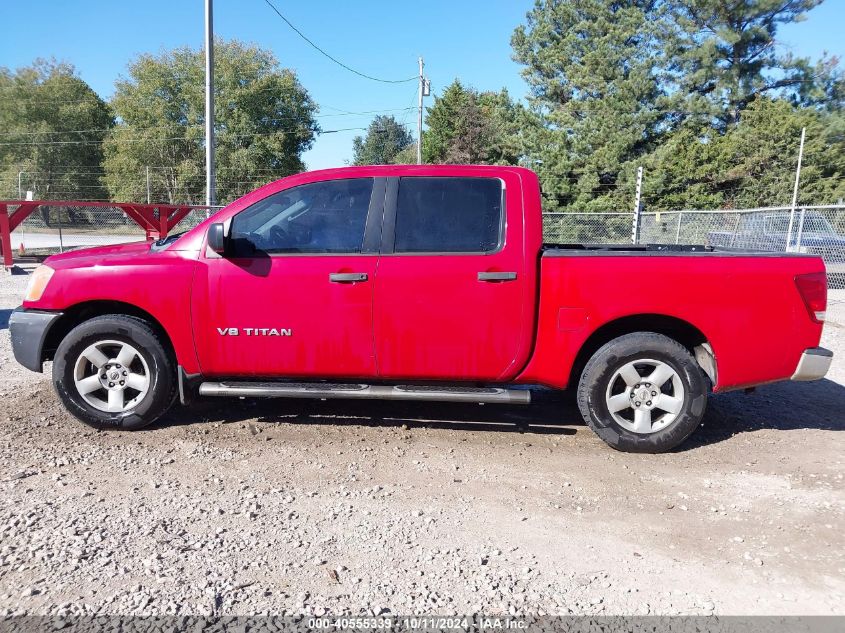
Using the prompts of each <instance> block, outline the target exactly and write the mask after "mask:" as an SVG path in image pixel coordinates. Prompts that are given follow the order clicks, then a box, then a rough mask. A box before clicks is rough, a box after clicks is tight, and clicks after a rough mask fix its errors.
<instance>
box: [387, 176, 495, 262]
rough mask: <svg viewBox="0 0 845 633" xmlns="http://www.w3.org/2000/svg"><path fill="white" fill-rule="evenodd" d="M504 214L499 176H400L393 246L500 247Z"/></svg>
mask: <svg viewBox="0 0 845 633" xmlns="http://www.w3.org/2000/svg"><path fill="white" fill-rule="evenodd" d="M502 217H503V216H502V182H501V181H500V180H499V179H497V178H418V177H409V178H401V179H400V180H399V194H398V198H397V201H396V238H395V241H394V251H395V252H397V253H489V252H491V251H495V250H497V249H498V248H499V245H500V240H501V235H502V224H503V223H502Z"/></svg>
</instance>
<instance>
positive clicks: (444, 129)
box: [423, 79, 523, 165]
mask: <svg viewBox="0 0 845 633" xmlns="http://www.w3.org/2000/svg"><path fill="white" fill-rule="evenodd" d="M426 111H427V114H428V116H427V119H426V121H427V123H428V130H427V131H426V132H425V134H423V159H424V161H425V162H427V163H454V164H470V163H491V164H502V165H514V164H517V162H518V161H519V156H520V151H519V140H518V138H519V126H520V124H521V122H522V121H521V117H522V115H523V109H522V107H521V106H519V105H518V104H515V103H514V102H513V101H512V100H511V98H510V95H509V94H508V92H507V90H502V91H501V92H482V93H479V92H478V91H477V90H475V89H473V88H467V87H464V85H463V84H462V83H461V82H460V80H458V79H456V80H455V81H453V82H452V83H451V84H450V85H449V86H447V87H446V89H445V90H444V91H443V94H442V95H441V96H440V97H435V99H434V104H433V105H432V106H429V107H428V108H427V110H426Z"/></svg>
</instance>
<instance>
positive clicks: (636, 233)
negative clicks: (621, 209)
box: [631, 167, 643, 244]
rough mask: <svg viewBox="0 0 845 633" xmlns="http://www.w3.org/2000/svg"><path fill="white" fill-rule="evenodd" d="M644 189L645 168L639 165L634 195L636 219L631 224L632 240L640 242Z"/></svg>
mask: <svg viewBox="0 0 845 633" xmlns="http://www.w3.org/2000/svg"><path fill="white" fill-rule="evenodd" d="M642 191H643V168H642V167H637V193H636V195H635V196H634V219H633V222H632V224H631V242H632V243H634V244H638V243H639V241H640V211H641V205H640V196H641V195H642Z"/></svg>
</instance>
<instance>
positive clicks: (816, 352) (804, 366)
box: [791, 347, 833, 380]
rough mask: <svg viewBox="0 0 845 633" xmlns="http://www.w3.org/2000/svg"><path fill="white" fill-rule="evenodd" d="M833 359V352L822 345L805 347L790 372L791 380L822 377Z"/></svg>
mask: <svg viewBox="0 0 845 633" xmlns="http://www.w3.org/2000/svg"><path fill="white" fill-rule="evenodd" d="M831 361H833V352H831V351H830V350H829V349H825V348H824V347H811V348H810V349H805V350H804V353H803V354H801V360H799V361H798V367H796V368H795V373H794V374H792V378H791V380H818V379H819V378H824V375H825V374H826V373H827V370H828V369H830V363H831Z"/></svg>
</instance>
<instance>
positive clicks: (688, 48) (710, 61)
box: [667, 0, 845, 131]
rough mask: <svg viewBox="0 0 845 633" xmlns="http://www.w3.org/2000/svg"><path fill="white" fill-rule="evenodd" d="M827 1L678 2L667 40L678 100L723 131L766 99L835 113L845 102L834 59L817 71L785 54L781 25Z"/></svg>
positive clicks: (815, 66)
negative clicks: (833, 108) (832, 109)
mask: <svg viewBox="0 0 845 633" xmlns="http://www.w3.org/2000/svg"><path fill="white" fill-rule="evenodd" d="M821 2H822V0H746V1H745V2H725V1H724V0H677V1H676V2H673V3H670V5H671V14H672V20H673V29H674V30H673V37H670V38H668V40H667V46H668V52H669V55H670V57H671V58H672V59H673V60H674V63H673V67H672V69H671V70H672V71H673V73H674V80H675V83H676V88H677V92H676V94H677V95H679V96H682V97H683V101H684V102H685V104H684V105H685V107H686V109H687V110H689V111H690V112H691V113H697V112H702V111H703V113H704V115H705V116H708V117H710V116H714V117H715V119H716V122H717V126H718V127H719V129H720V130H722V131H724V130H726V129H727V128H728V127H729V126H731V125H736V124H737V123H738V121H739V118H740V115H741V112H742V111H743V109H745V107H746V106H747V105H749V104H750V103H752V102H753V101H754V100H755V99H757V98H759V97H763V96H768V97H770V98H775V97H784V98H787V99H789V100H790V101H792V102H793V103H795V104H800V105H805V106H815V105H819V104H823V105H826V106H832V105H833V104H835V103H838V106H839V107H841V106H842V104H843V103H845V100H843V96H845V95H844V94H843V82H842V74H841V72H840V71H839V70H838V60H837V59H836V58H835V57H828V56H825V57H823V58H822V59H821V60H820V61H819V62H817V63H816V64H812V63H811V62H810V60H809V59H807V58H801V57H795V56H793V55H792V54H791V53H785V52H782V49H781V48H780V47H779V46H778V45H777V44H778V42H777V37H776V36H777V30H778V28H779V26H780V25H782V24H787V23H790V22H797V21H800V20H802V19H804V14H805V12H807V11H809V10H810V9H812V8H814V7H816V6H818V5H819V4H821Z"/></svg>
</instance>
